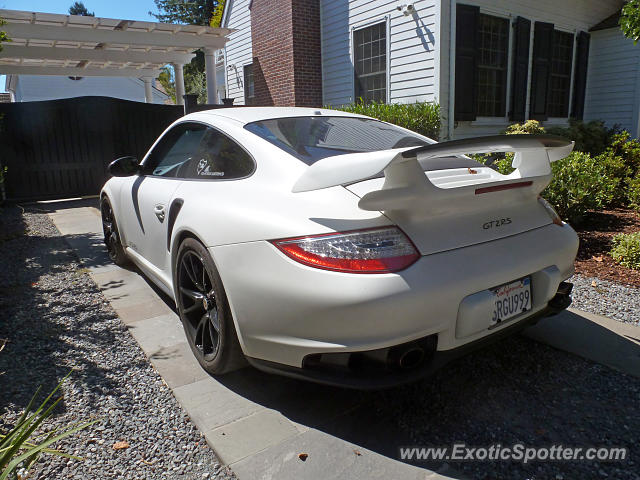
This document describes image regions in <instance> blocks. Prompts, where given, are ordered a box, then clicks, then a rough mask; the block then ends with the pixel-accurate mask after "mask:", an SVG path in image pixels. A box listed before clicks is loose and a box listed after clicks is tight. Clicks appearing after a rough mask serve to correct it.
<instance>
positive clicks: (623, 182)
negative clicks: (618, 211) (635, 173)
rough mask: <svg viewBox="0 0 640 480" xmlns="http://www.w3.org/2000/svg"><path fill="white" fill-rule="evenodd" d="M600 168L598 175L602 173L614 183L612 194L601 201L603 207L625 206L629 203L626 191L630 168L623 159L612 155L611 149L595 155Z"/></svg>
mask: <svg viewBox="0 0 640 480" xmlns="http://www.w3.org/2000/svg"><path fill="white" fill-rule="evenodd" d="M595 160H596V162H599V163H600V165H601V167H602V169H601V170H599V171H598V174H599V175H604V176H605V177H606V178H607V179H608V180H609V181H610V182H612V183H615V190H614V192H613V195H612V196H611V197H610V198H609V199H608V201H607V202H605V203H603V205H602V206H603V207H604V208H610V207H626V206H627V205H628V204H629V196H628V192H627V189H626V187H627V179H628V178H631V173H632V170H631V168H630V167H629V166H628V165H627V163H626V162H625V159H624V158H622V157H619V156H617V155H614V154H613V152H612V151H611V150H606V151H605V152H604V153H602V154H600V155H598V156H597V157H595Z"/></svg>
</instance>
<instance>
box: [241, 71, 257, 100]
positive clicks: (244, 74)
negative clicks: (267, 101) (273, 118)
mask: <svg viewBox="0 0 640 480" xmlns="http://www.w3.org/2000/svg"><path fill="white" fill-rule="evenodd" d="M249 67H250V68H251V79H252V80H253V96H252V97H250V96H249V95H248V91H249V82H247V68H249ZM242 84H243V88H242V90H243V94H244V104H245V106H252V105H253V104H254V102H255V98H256V82H255V77H254V72H253V62H251V63H245V64H244V65H243V66H242ZM249 99H251V102H249Z"/></svg>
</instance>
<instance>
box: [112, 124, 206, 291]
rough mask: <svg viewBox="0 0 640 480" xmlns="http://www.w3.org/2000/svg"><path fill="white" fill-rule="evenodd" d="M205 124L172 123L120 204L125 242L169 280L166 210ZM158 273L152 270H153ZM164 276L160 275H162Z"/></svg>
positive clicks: (195, 149) (125, 190)
mask: <svg viewBox="0 0 640 480" xmlns="http://www.w3.org/2000/svg"><path fill="white" fill-rule="evenodd" d="M205 131H206V127H205V126H204V125H202V124H199V123H193V122H185V123H180V124H178V125H176V126H174V127H173V128H172V129H171V130H169V131H168V132H167V133H166V134H165V135H164V136H163V137H162V139H161V140H160V141H159V142H158V143H157V144H156V145H155V146H154V148H153V149H152V150H151V151H150V152H149V154H148V155H147V156H146V158H145V159H144V161H143V164H142V169H141V173H140V175H138V176H137V177H136V178H135V179H133V183H132V185H131V187H130V188H129V189H123V191H122V192H123V193H122V194H123V195H124V196H125V197H126V198H122V199H121V204H122V205H124V206H125V208H126V209H127V210H128V214H126V215H125V216H124V217H125V222H126V225H125V226H124V227H125V242H126V246H128V247H130V248H131V249H132V250H133V251H134V252H135V253H137V254H139V255H141V256H142V257H143V258H144V259H145V260H146V261H147V262H149V263H150V264H151V266H152V267H153V269H152V273H156V274H157V273H164V275H162V276H161V279H163V280H165V283H166V282H167V281H169V282H170V274H169V272H170V271H171V268H170V267H171V265H170V255H169V251H168V249H167V224H168V211H169V208H170V206H171V202H172V201H173V199H174V195H175V192H176V190H177V189H178V187H179V186H180V183H181V181H182V174H181V172H182V170H183V169H184V167H185V165H187V164H188V163H189V161H190V160H191V159H192V158H193V156H194V154H195V152H196V151H197V150H198V146H199V144H200V141H201V140H202V136H203V134H204V133H205ZM156 269H157V270H159V271H160V272H154V271H153V270H156ZM162 277H164V278H162Z"/></svg>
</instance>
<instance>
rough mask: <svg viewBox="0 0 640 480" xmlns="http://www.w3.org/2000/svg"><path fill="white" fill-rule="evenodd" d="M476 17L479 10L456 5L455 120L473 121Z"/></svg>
mask: <svg viewBox="0 0 640 480" xmlns="http://www.w3.org/2000/svg"><path fill="white" fill-rule="evenodd" d="M478 15H480V8H478V7H472V6H470V5H458V6H457V9H456V84H455V105H454V107H455V109H454V113H455V115H454V119H455V120H475V119H476V109H477V99H476V97H477V92H476V88H477V87H476V84H477V82H476V78H477V75H478V68H477V65H478V58H477V57H478V54H477V44H478V42H477V41H476V39H477V36H478Z"/></svg>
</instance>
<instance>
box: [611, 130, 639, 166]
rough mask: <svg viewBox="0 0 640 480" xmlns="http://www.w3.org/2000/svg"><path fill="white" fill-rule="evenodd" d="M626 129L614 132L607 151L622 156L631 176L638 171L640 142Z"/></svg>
mask: <svg viewBox="0 0 640 480" xmlns="http://www.w3.org/2000/svg"><path fill="white" fill-rule="evenodd" d="M630 137H631V135H630V134H629V132H627V131H626V130H625V131H623V132H620V133H616V134H615V135H613V136H612V137H611V142H610V143H609V147H608V148H607V151H608V152H609V151H610V152H611V153H612V154H613V155H617V156H618V157H622V158H623V159H624V161H625V164H626V165H627V166H628V167H629V168H630V169H631V176H635V175H636V174H637V173H638V171H640V142H639V141H638V140H636V139H635V138H630Z"/></svg>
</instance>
